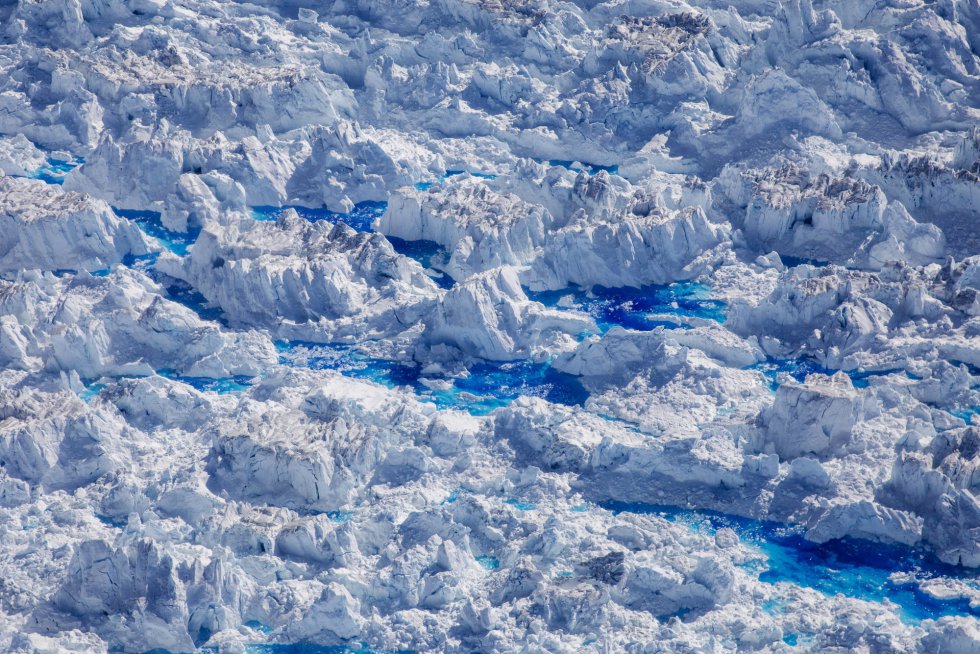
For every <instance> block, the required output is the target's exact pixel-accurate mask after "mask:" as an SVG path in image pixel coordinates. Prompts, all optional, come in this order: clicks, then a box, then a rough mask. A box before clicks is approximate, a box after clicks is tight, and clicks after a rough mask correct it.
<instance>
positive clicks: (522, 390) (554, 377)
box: [276, 341, 588, 415]
mask: <svg viewBox="0 0 980 654" xmlns="http://www.w3.org/2000/svg"><path fill="white" fill-rule="evenodd" d="M276 347H277V349H278V350H279V353H280V361H281V362H282V363H283V364H285V365H293V366H306V367H309V368H312V369H314V370H336V371H338V372H340V373H341V374H343V375H346V376H349V377H354V378H357V379H367V380H370V381H373V382H376V383H379V384H382V385H383V386H387V387H388V388H396V387H399V386H408V387H410V388H412V390H413V391H414V392H415V394H416V395H417V396H418V397H419V398H420V399H422V400H426V401H430V402H433V403H435V405H436V406H438V407H439V408H457V409H465V410H466V411H469V412H470V413H471V414H473V415H486V414H488V413H490V412H491V411H493V410H494V409H497V408H499V407H503V406H507V405H508V404H510V403H511V402H512V401H514V400H515V399H517V398H518V397H520V396H522V395H524V396H534V397H541V398H544V399H546V400H548V401H550V402H554V403H556V404H565V405H568V406H576V405H577V406H581V405H583V404H585V400H586V399H588V392H587V391H586V390H585V389H584V388H583V387H582V384H581V382H579V380H578V378H577V377H575V376H573V375H569V374H567V373H563V372H559V371H557V370H555V369H554V368H552V367H551V366H550V365H549V364H548V363H532V362H528V361H518V362H509V363H501V362H491V361H486V362H480V363H476V364H473V365H472V366H470V368H469V374H468V375H467V376H463V377H457V378H452V379H450V380H449V382H450V386H449V388H445V389H432V388H429V387H428V386H426V385H425V384H424V383H423V382H422V374H421V372H420V368H419V367H418V366H417V365H415V364H414V363H404V362H397V361H389V360H386V359H379V358H375V357H370V356H367V355H365V354H364V353H363V352H361V351H360V350H359V349H358V348H357V347H356V346H353V345H341V344H321V343H302V342H285V341H279V342H277V343H276Z"/></svg>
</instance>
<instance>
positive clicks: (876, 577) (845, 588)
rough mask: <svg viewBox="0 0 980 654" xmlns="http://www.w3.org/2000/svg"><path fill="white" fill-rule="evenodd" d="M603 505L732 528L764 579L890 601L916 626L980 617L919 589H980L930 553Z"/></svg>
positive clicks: (701, 514)
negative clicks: (947, 582)
mask: <svg viewBox="0 0 980 654" xmlns="http://www.w3.org/2000/svg"><path fill="white" fill-rule="evenodd" d="M601 506H602V508H605V509H607V510H610V511H612V512H614V513H638V514H652V515H658V516H661V517H663V518H665V519H667V520H669V521H671V522H680V523H684V524H687V525H688V526H690V528H691V529H695V530H698V531H701V532H704V533H708V534H713V533H714V532H715V531H717V530H718V529H721V528H723V527H727V528H729V529H732V530H733V531H735V533H737V534H738V536H739V538H740V539H741V540H742V542H743V543H747V544H749V545H751V546H752V547H754V548H755V549H756V550H757V551H758V553H759V558H758V559H755V560H753V561H750V562H748V563H746V564H745V566H743V567H746V568H747V569H749V570H751V571H752V572H753V573H758V577H759V580H760V581H763V582H767V583H773V584H775V583H779V582H788V583H791V584H793V585H796V586H802V587H804V588H812V589H814V590H817V591H819V592H821V593H824V594H826V595H831V596H832V595H835V594H837V593H840V594H842V595H845V596H847V597H851V598H854V599H859V600H865V601H869V602H883V601H885V600H887V601H890V602H892V603H894V604H896V605H897V606H898V607H899V609H900V615H901V617H902V619H903V620H905V621H907V622H911V623H917V622H919V621H921V620H927V619H933V620H935V619H939V618H941V617H943V616H953V615H974V616H980V606H972V607H971V605H970V602H969V601H968V600H967V599H965V598H957V599H952V600H940V599H936V598H934V597H931V596H929V595H927V594H925V593H923V592H922V591H921V590H919V588H918V586H917V584H916V583H915V581H916V580H919V581H922V580H927V579H935V578H949V579H956V580H959V581H962V582H964V583H966V584H967V585H969V586H970V587H972V588H973V589H974V590H980V580H978V578H977V576H976V574H975V573H974V572H971V571H969V570H966V569H963V568H958V567H955V566H951V565H946V564H944V563H942V562H940V561H938V560H936V559H935V558H934V557H933V556H932V555H930V554H929V553H928V552H926V551H925V550H922V549H910V548H908V547H902V546H898V545H883V544H881V543H872V542H870V541H863V540H856V539H846V540H838V541H831V542H829V543H823V544H817V543H812V542H810V541H808V540H806V539H805V538H804V537H803V536H802V533H801V531H800V530H799V529H794V528H793V527H789V526H787V525H783V524H779V523H775V522H765V521H758V520H751V519H748V518H741V517H737V516H732V515H727V514H721V513H715V512H712V511H694V510H690V509H680V508H676V507H669V506H658V505H652V504H635V503H625V502H606V503H603V504H601Z"/></svg>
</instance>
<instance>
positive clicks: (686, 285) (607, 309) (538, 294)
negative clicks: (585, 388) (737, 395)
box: [525, 282, 726, 333]
mask: <svg viewBox="0 0 980 654" xmlns="http://www.w3.org/2000/svg"><path fill="white" fill-rule="evenodd" d="M525 292H526V293H527V296H528V297H529V298H531V299H532V300H536V301H538V302H541V303H542V304H544V305H545V306H547V307H553V308H571V309H577V310H578V311H584V312H585V313H587V314H589V315H590V316H592V318H593V319H594V320H595V321H596V324H597V325H598V327H599V331H600V332H601V333H605V332H606V331H608V330H609V328H610V327H613V326H616V325H618V326H621V327H625V328H626V329H635V330H638V331H651V330H653V329H656V328H657V327H667V328H677V327H681V328H683V327H685V326H686V325H684V322H683V320H682V319H683V318H705V319H707V320H714V321H716V322H719V323H721V322H724V321H725V311H726V305H725V303H724V302H722V301H721V300H715V299H712V298H710V297H709V290H708V288H707V287H706V286H704V285H702V284H694V283H690V282H681V283H676V284H670V285H669V286H660V285H650V286H643V287H641V288H605V287H603V286H595V287H593V288H592V289H591V290H586V289H583V288H578V287H574V288H568V289H563V290H560V291H530V290H528V289H525ZM566 297H570V298H571V303H570V304H569V303H568V302H562V303H561V305H560V306H559V302H560V301H561V300H562V298H566ZM675 317H676V319H677V320H673V319H672V318H675Z"/></svg>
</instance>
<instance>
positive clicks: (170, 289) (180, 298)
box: [154, 275, 227, 325]
mask: <svg viewBox="0 0 980 654" xmlns="http://www.w3.org/2000/svg"><path fill="white" fill-rule="evenodd" d="M154 277H155V278H156V280H157V281H158V282H164V283H165V284H166V286H165V288H164V291H165V292H166V294H167V299H168V300H171V301H173V302H177V303H178V304H183V305H184V306H185V307H187V308H188V309H190V310H191V311H193V312H194V313H196V314H197V315H198V317H199V318H201V320H213V321H216V322H220V323H221V324H223V325H226V324H227V321H226V320H225V319H224V313H223V312H222V310H221V307H216V306H212V305H211V304H210V303H209V302H208V299H207V298H206V297H204V296H203V295H201V293H199V292H198V291H197V290H196V289H195V288H194V287H193V286H191V285H190V284H188V283H187V282H184V281H182V280H179V279H172V278H170V277H165V276H163V275H154Z"/></svg>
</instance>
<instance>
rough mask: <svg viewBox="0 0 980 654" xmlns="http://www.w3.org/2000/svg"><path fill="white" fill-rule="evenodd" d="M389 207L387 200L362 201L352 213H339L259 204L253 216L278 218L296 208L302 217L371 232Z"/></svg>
mask: <svg viewBox="0 0 980 654" xmlns="http://www.w3.org/2000/svg"><path fill="white" fill-rule="evenodd" d="M387 208H388V203H387V202H383V201H382V202H373V201H372V202H360V203H358V204H356V205H355V206H354V208H353V209H351V211H350V213H338V212H336V211H330V210H329V209H324V208H320V209H313V208H310V207H301V206H299V205H286V206H283V207H272V206H258V207H252V217H253V218H255V219H256V220H278V219H279V216H281V215H282V212H283V211H285V210H286V209H295V210H296V213H298V214H299V215H300V217H301V218H305V219H306V220H308V221H310V222H317V221H319V220H326V221H328V222H331V223H344V224H345V225H348V226H350V227H352V228H354V229H355V230H357V231H358V232H370V231H371V223H373V222H374V221H375V219H376V218H380V217H381V216H382V214H384V212H385V209H387Z"/></svg>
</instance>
